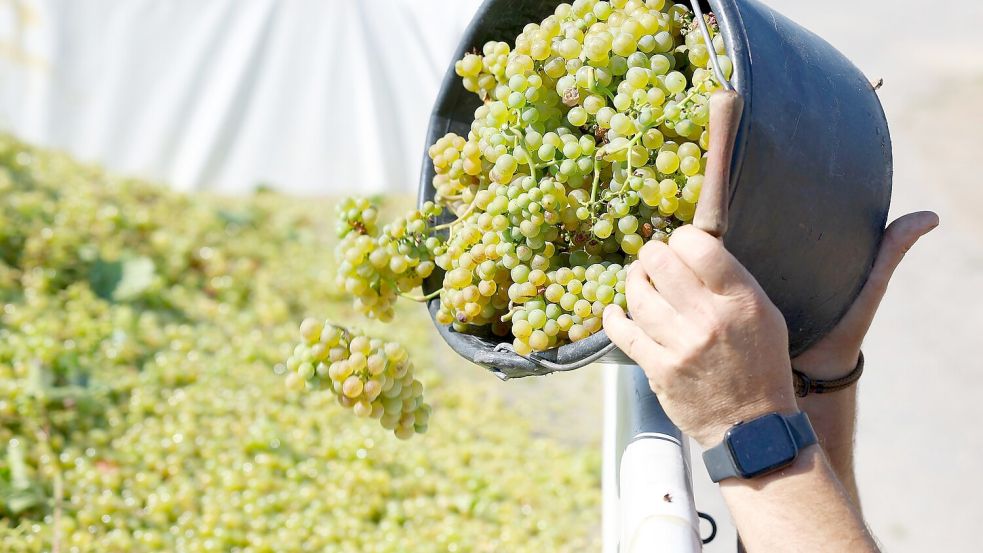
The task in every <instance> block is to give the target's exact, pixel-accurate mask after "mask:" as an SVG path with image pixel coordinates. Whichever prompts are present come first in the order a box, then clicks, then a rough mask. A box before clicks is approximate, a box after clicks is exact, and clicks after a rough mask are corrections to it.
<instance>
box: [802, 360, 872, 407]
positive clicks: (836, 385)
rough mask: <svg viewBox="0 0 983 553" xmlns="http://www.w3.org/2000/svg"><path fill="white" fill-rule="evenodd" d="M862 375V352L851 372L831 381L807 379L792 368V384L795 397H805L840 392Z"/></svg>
mask: <svg viewBox="0 0 983 553" xmlns="http://www.w3.org/2000/svg"><path fill="white" fill-rule="evenodd" d="M863 373H864V352H862V351H861V352H860V357H859V358H857V366H856V367H854V368H853V370H852V371H850V372H849V374H847V375H846V376H843V377H840V378H834V379H832V380H819V379H816V378H809V377H808V376H807V375H806V374H804V373H802V372H801V371H798V370H796V369H795V367H792V383H793V384H794V385H795V395H796V396H798V397H806V396H807V395H809V394H825V393H829V392H835V391H837V390H842V389H843V388H849V387H850V386H853V385H854V384H856V382H857V381H858V380H860V375H862V374H863Z"/></svg>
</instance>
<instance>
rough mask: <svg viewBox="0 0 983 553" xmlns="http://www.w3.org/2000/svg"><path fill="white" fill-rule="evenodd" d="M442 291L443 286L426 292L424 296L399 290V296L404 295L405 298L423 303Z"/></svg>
mask: <svg viewBox="0 0 983 553" xmlns="http://www.w3.org/2000/svg"><path fill="white" fill-rule="evenodd" d="M443 291H444V289H443V288H440V289H438V290H434V291H433V292H431V293H429V294H427V295H425V296H414V295H413V294H407V293H404V292H400V293H399V295H400V297H404V298H406V299H408V300H413V301H416V302H420V303H423V302H425V301H430V300H432V299H434V298H436V297H437V296H439V295H440V293H441V292H443Z"/></svg>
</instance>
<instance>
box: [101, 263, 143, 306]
mask: <svg viewBox="0 0 983 553" xmlns="http://www.w3.org/2000/svg"><path fill="white" fill-rule="evenodd" d="M155 272H156V268H155V267H154V262H153V260H151V259H150V258H148V257H131V258H126V259H122V260H119V261H105V260H103V259H100V260H98V261H96V262H95V263H94V264H93V266H92V270H91V272H90V273H89V285H90V286H91V287H92V291H93V292H95V293H96V295H98V296H99V297H101V298H103V299H106V300H114V301H128V300H132V299H135V298H136V297H138V296H139V295H140V294H142V293H143V292H144V291H145V290H146V289H147V288H149V287H150V284H151V283H152V282H153V280H154V274H155Z"/></svg>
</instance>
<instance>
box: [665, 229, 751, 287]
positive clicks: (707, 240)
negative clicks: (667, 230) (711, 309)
mask: <svg viewBox="0 0 983 553" xmlns="http://www.w3.org/2000/svg"><path fill="white" fill-rule="evenodd" d="M669 247H670V248H671V249H672V250H673V251H674V252H676V255H678V256H679V258H680V259H682V260H683V262H684V263H686V265H687V266H689V268H690V269H691V270H692V271H693V273H695V274H696V276H697V277H699V279H700V280H701V281H702V282H703V283H704V284H705V285H706V287H707V288H709V289H710V290H712V291H713V292H716V293H718V294H727V293H728V292H730V291H732V290H733V289H734V288H736V287H744V288H746V287H747V286H749V285H752V286H755V287H756V286H757V282H756V281H755V280H754V277H753V276H751V273H749V272H748V271H747V269H745V268H744V265H741V262H740V261H738V260H737V258H735V257H734V256H733V255H732V254H731V253H730V252H729V251H727V249H726V248H725V247H724V244H723V242H722V241H720V240H717V239H716V238H714V237H713V236H711V235H709V234H707V233H706V232H703V231H702V230H700V229H698V228H696V227H695V226H693V225H686V226H684V227H680V228H678V229H676V230H675V231H673V233H672V236H671V237H670V238H669Z"/></svg>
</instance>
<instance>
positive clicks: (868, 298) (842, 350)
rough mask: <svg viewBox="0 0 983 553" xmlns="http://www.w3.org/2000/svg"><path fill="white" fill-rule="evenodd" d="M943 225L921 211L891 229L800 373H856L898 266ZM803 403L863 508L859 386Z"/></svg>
mask: <svg viewBox="0 0 983 553" xmlns="http://www.w3.org/2000/svg"><path fill="white" fill-rule="evenodd" d="M938 224H939V216H938V215H936V214H935V213H932V212H930V211H922V212H918V213H910V214H908V215H905V216H904V217H901V218H899V219H898V220H896V221H894V222H893V223H891V224H890V225H889V226H888V227H887V230H885V231H884V240H883V241H882V242H881V248H880V251H878V252H877V260H876V261H875V262H874V267H873V268H872V269H871V272H870V277H869V278H868V279H867V283H866V284H865V285H864V287H863V289H862V290H861V291H860V295H859V296H857V299H856V300H855V301H854V302H853V305H852V306H850V309H849V310H848V311H847V313H846V315H845V316H844V317H843V319H841V320H840V322H839V323H838V324H837V325H836V326H835V327H834V328H833V330H832V331H830V333H829V334H827V335H826V336H825V337H823V338H822V339H821V340H819V341H818V342H816V343H815V344H813V345H812V346H811V347H810V348H809V349H807V350H806V351H805V352H803V353H802V354H801V355H799V356H798V357H796V358H795V359H793V360H792V364H793V365H794V366H795V368H796V369H798V370H800V371H802V372H803V373H805V374H806V375H807V376H809V377H811V378H818V379H823V380H828V379H834V378H839V377H841V376H844V375H846V374H847V373H849V372H850V370H851V369H853V367H854V366H855V365H856V364H857V359H858V357H859V356H860V345H861V343H862V342H863V339H864V335H866V334H867V329H869V328H870V323H871V322H872V321H873V319H874V313H875V312H876V311H877V307H878V306H879V305H880V303H881V299H882V298H883V297H884V293H885V292H886V291H887V285H888V281H890V280H891V276H892V275H893V274H894V270H895V269H896V268H897V267H898V263H900V262H901V259H902V258H904V255H905V253H907V251H908V250H909V249H911V247H912V246H914V244H915V242H916V241H917V240H918V239H919V238H921V237H922V236H924V235H925V234H927V233H928V232H930V231H931V230H932V229H934V228H935V227H936V226H938ZM798 403H799V408H800V409H801V410H803V411H805V412H806V413H808V415H809V419H810V420H811V421H812V426H813V428H815V430H816V435H817V436H818V437H819V443H820V444H821V445H822V446H823V450H824V451H825V452H826V455H827V457H829V462H830V465H831V466H832V467H833V470H834V471H835V472H836V476H837V477H839V479H840V482H842V484H843V487H844V488H845V489H846V491H847V493H849V495H850V497H851V499H852V500H853V502H854V504H855V505H856V506H857V507H858V508H859V506H860V495H859V493H858V491H857V483H856V478H855V476H854V471H853V436H854V431H855V429H856V417H857V389H856V387H853V388H850V389H846V390H841V391H838V392H833V393H828V394H810V395H809V396H807V397H804V398H800V399H799V400H798Z"/></svg>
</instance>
